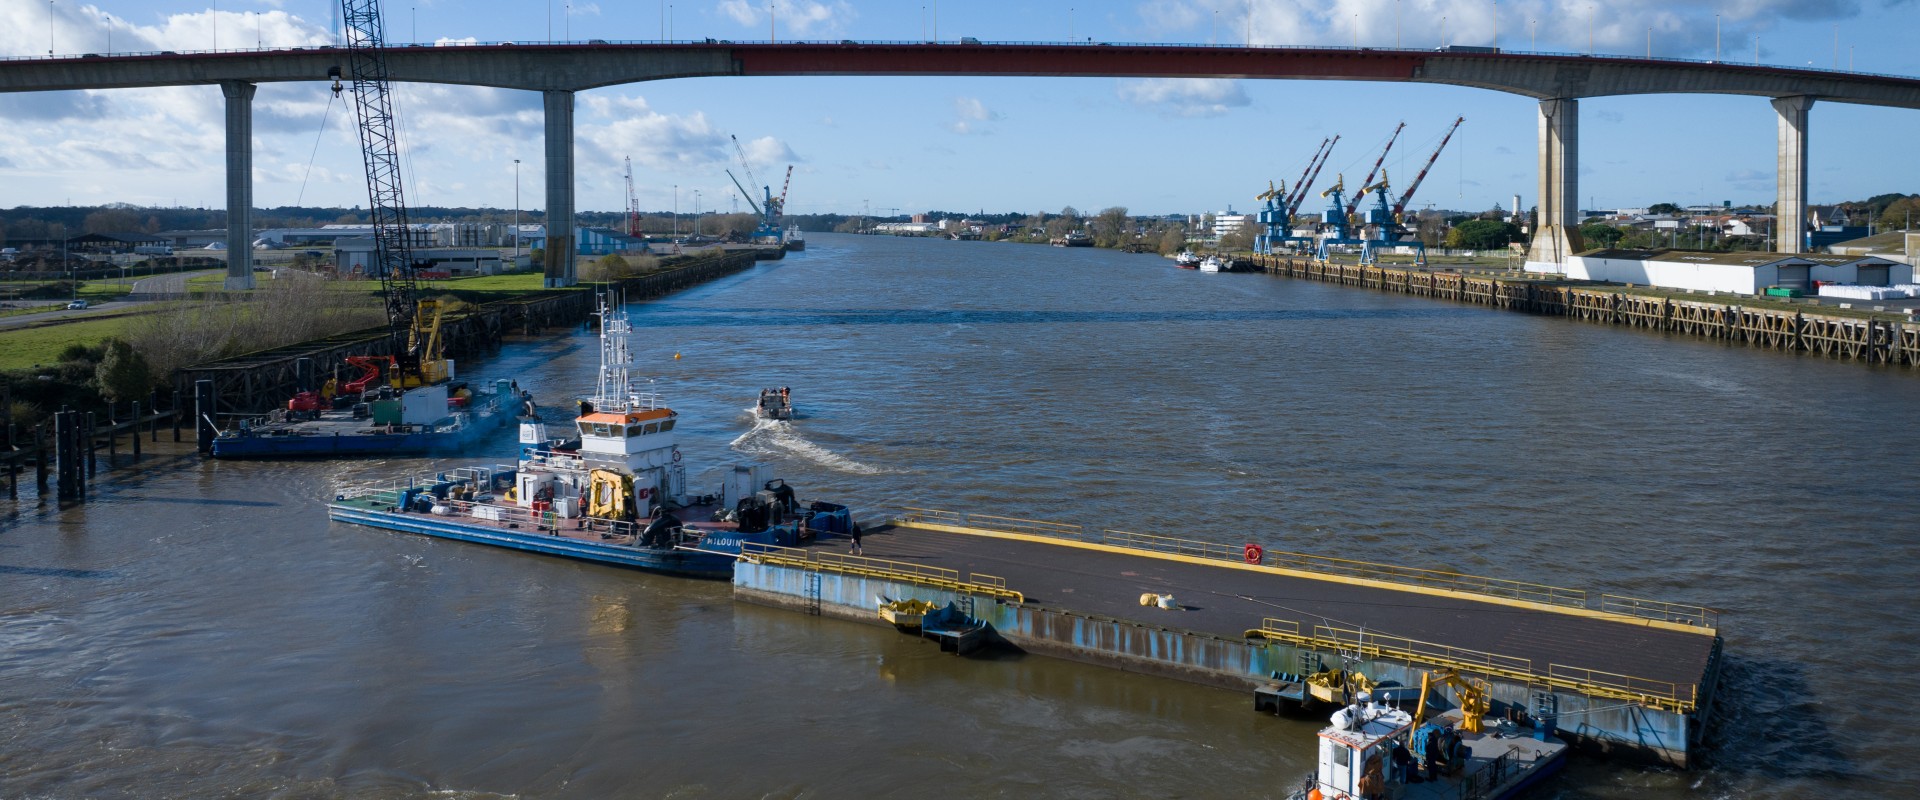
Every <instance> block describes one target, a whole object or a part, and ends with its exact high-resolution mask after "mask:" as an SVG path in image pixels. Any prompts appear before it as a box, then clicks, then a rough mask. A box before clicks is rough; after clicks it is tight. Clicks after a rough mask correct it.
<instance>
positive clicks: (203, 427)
mask: <svg viewBox="0 0 1920 800" xmlns="http://www.w3.org/2000/svg"><path fill="white" fill-rule="evenodd" d="M217 399H218V398H216V397H215V395H214V392H213V381H211V380H198V381H194V382H193V417H194V419H193V430H194V442H195V444H196V446H197V447H199V449H200V454H201V455H203V456H204V455H212V454H213V437H214V436H215V435H217V434H218V433H219V431H216V430H214V429H213V413H214V402H215V400H217Z"/></svg>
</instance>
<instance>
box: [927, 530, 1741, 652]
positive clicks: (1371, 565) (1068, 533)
mask: <svg viewBox="0 0 1920 800" xmlns="http://www.w3.org/2000/svg"><path fill="white" fill-rule="evenodd" d="M902 510H903V512H904V513H902V514H901V515H900V516H899V517H896V518H895V520H894V523H895V524H897V525H902V526H907V527H911V526H913V525H915V524H930V525H948V526H953V527H963V528H975V529H979V530H986V531H995V532H1002V533H1020V534H1032V535H1039V536H1049V537H1053V538H1059V539H1068V540H1071V541H1076V542H1086V543H1089V544H1101V545H1107V546H1111V547H1121V548H1126V549H1131V550H1141V551H1145V552H1153V553H1171V554H1175V555H1185V556H1193V557H1197V558H1206V559H1211V560H1216V561H1226V562H1234V563H1244V562H1245V559H1246V551H1245V548H1244V546H1236V545H1229V544H1222V543H1219V542H1209V541H1205V540H1202V539H1189V538H1182V537H1176V536H1164V535H1160V534H1149V533H1133V532H1130V531H1118V530H1101V531H1089V530H1087V529H1085V528H1083V527H1082V526H1079V525H1070V524H1066V523H1059V522H1044V521H1039V520H1027V519H1020V518H1018V517H1002V516H994V515H989V514H970V513H967V512H963V511H944V510H938V509H928V508H919V507H914V506H906V507H903V509H902ZM1260 563H1261V565H1263V566H1268V567H1274V568H1277V569H1289V570H1296V571H1300V572H1314V573H1320V574H1324V575H1338V576H1342V577H1349V578H1361V579H1366V580H1378V581H1384V582H1388V583H1401V584H1408V585H1413V586H1422V587H1427V588H1434V589H1444V590H1448V591H1456V592H1464V593H1468V594H1479V595H1486V596H1489V597H1501V598H1507V599H1511V600H1521V601H1526V602H1531V603H1540V604H1544V605H1553V606H1563V607H1566V608H1579V609H1595V608H1597V610H1599V611H1603V612H1606V613H1612V614H1619V615H1622V616H1630V617H1636V618H1640V619H1651V620H1660V621H1667V622H1678V623H1681V624H1685V625H1698V626H1700V627H1701V628H1704V629H1707V630H1715V629H1717V628H1718V627H1719V614H1718V612H1716V611H1714V610H1713V609H1709V608H1706V607H1704V606H1696V605H1688V604H1684V603H1668V602H1663V601H1656V600H1637V599H1634V598H1628V597H1621V596H1619V595H1610V594H1603V595H1598V596H1592V595H1589V593H1588V592H1586V591H1585V590H1582V589H1568V588H1565V587H1560V586H1552V585H1549V584H1543V583H1529V582H1526V581H1515V580H1507V579H1505V578H1490V577H1486V576H1482V575H1469V574H1465V573H1458V572H1448V571H1445V570H1435V569H1426V568H1423V567H1404V566H1397V565H1393V564H1381V563H1376V562H1370V561H1355V560H1352V559H1345V558H1336V557H1333V556H1321V555H1313V554H1310V553H1291V552H1286V551H1280V550H1266V551H1264V552H1263V554H1262V557H1261V561H1260Z"/></svg>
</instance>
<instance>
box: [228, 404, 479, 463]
mask: <svg viewBox="0 0 1920 800" xmlns="http://www.w3.org/2000/svg"><path fill="white" fill-rule="evenodd" d="M506 418H507V415H505V414H491V415H488V416H486V417H480V418H476V419H475V420H474V421H473V422H470V423H468V424H466V425H463V426H461V427H460V428H459V429H458V430H454V431H449V432H446V433H426V432H415V433H392V434H386V433H377V434H346V435H342V434H333V435H314V436H221V437H216V438H215V439H214V440H213V457H214V458H309V457H328V456H365V455H417V454H425V453H446V452H454V451H458V450H460V449H461V448H463V447H466V446H467V445H469V444H472V443H473V442H475V441H478V440H479V439H480V438H481V437H483V436H485V435H486V434H487V432H489V431H491V430H493V429H494V428H497V427H499V424H500V422H501V421H502V420H505V419H506Z"/></svg>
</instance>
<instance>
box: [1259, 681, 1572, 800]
mask: <svg viewBox="0 0 1920 800" xmlns="http://www.w3.org/2000/svg"><path fill="white" fill-rule="evenodd" d="M1449 685H1450V686H1452V687H1454V688H1455V690H1456V691H1457V692H1459V697H1460V701H1461V702H1460V708H1457V709H1453V710H1449V711H1447V712H1445V713H1442V714H1439V715H1436V716H1434V717H1432V718H1431V719H1423V718H1424V717H1425V716H1426V715H1425V713H1424V712H1425V709H1426V707H1427V701H1428V699H1429V697H1433V696H1434V694H1435V690H1436V688H1437V687H1439V686H1449ZM1485 690H1486V687H1485V686H1484V685H1475V684H1474V683H1473V682H1471V681H1468V680H1466V679H1464V678H1462V677H1460V676H1459V675H1457V674H1455V673H1453V672H1451V671H1447V672H1441V673H1439V674H1438V675H1436V674H1434V673H1428V674H1427V675H1425V676H1423V677H1422V678H1421V680H1420V699H1419V701H1418V704H1417V705H1416V706H1415V707H1414V713H1413V714H1409V713H1407V712H1406V711H1402V710H1400V709H1398V708H1394V707H1393V706H1392V696H1391V693H1388V694H1387V695H1385V696H1384V702H1383V703H1376V702H1374V698H1373V695H1372V693H1371V692H1368V691H1361V692H1359V693H1358V694H1357V695H1355V701H1354V702H1353V703H1351V704H1348V705H1346V706H1344V707H1342V708H1341V709H1340V710H1339V711H1336V712H1334V713H1333V716H1332V718H1331V719H1330V720H1329V722H1331V724H1330V725H1328V726H1327V727H1326V728H1323V729H1321V731H1320V735H1319V737H1318V740H1319V744H1320V751H1319V764H1318V766H1317V767H1316V768H1315V769H1314V771H1313V773H1312V774H1310V775H1307V776H1306V777H1305V779H1304V780H1303V781H1302V782H1301V785H1300V788H1299V789H1298V790H1296V791H1295V792H1294V793H1293V795H1292V798H1293V800H1335V798H1351V799H1352V800H1362V799H1363V798H1389V797H1392V798H1402V800H1469V798H1474V799H1478V798H1485V800H1504V799H1505V798H1509V797H1513V796H1515V795H1518V794H1520V793H1521V792H1523V791H1525V790H1526V789H1528V788H1530V787H1532V786H1533V785H1534V784H1536V783H1539V782H1540V781H1541V780H1544V779H1545V778H1546V777H1547V776H1549V775H1552V774H1553V773H1554V772H1556V771H1558V770H1559V769H1560V767H1561V766H1562V764H1563V762H1564V761H1565V757H1566V752H1567V745H1566V743H1565V742H1562V741H1561V740H1559V739H1558V738H1555V737H1554V736H1553V724H1552V723H1551V722H1550V721H1536V720H1532V719H1530V718H1527V717H1526V715H1525V714H1524V713H1522V712H1518V711H1512V712H1509V713H1510V714H1511V715H1512V716H1513V717H1514V718H1513V719H1505V718H1496V717H1488V716H1487V711H1488V710H1489V703H1488V700H1487V696H1486V692H1485ZM1375 691H1378V689H1377V688H1376V689H1375ZM1403 699H1404V698H1403ZM1489 723H1491V725H1489ZM1536 725H1537V727H1536ZM1489 727H1491V731H1489V730H1488V728H1489Z"/></svg>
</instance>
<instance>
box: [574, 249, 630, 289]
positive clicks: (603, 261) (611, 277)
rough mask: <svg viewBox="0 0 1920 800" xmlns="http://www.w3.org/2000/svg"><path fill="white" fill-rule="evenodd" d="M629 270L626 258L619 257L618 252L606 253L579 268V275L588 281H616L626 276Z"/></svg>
mask: <svg viewBox="0 0 1920 800" xmlns="http://www.w3.org/2000/svg"><path fill="white" fill-rule="evenodd" d="M630 270H631V268H630V267H629V266H628V264H627V260H626V259H624V258H621V257H620V254H619V253H608V254H607V255H604V256H601V257H600V260H598V261H595V262H593V263H592V264H589V265H587V268H586V269H584V270H581V274H580V277H581V278H582V279H584V280H586V281H587V282H588V283H600V282H604V281H617V280H620V279H621V278H624V277H627V275H628V273H629V272H630Z"/></svg>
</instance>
